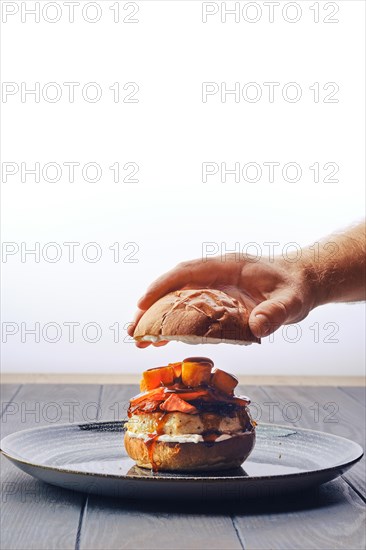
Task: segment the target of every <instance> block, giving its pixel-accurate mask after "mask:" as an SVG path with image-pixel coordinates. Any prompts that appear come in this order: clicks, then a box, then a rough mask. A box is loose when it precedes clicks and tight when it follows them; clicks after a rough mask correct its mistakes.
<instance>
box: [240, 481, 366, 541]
mask: <svg viewBox="0 0 366 550" xmlns="http://www.w3.org/2000/svg"><path fill="white" fill-rule="evenodd" d="M234 523H235V526H236V529H237V531H238V534H239V536H240V537H241V539H242V540H243V541H244V548H245V549H246V550H277V549H278V550H287V549H288V550H311V549H314V550H315V549H316V550H322V549H324V550H329V549H330V548H332V549H342V550H343V549H344V548H352V549H353V550H358V549H364V548H365V543H366V540H365V510H364V503H363V501H362V500H361V499H360V498H359V497H358V496H357V495H356V493H355V492H354V491H353V490H352V489H351V487H350V486H349V485H347V484H346V483H345V482H344V481H343V480H339V479H338V480H335V481H332V482H330V483H327V484H325V485H322V486H321V487H320V488H319V489H318V490H317V491H313V492H309V493H308V494H307V493H302V494H301V495H292V496H291V495H288V496H287V497H284V498H282V499H270V500H269V501H268V502H264V503H263V502H262V503H256V504H253V503H252V504H248V505H247V506H246V507H245V509H244V510H243V511H241V512H239V511H237V512H236V514H235V518H234Z"/></svg>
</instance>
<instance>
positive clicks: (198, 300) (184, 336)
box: [133, 288, 260, 345]
mask: <svg viewBox="0 0 366 550" xmlns="http://www.w3.org/2000/svg"><path fill="white" fill-rule="evenodd" d="M133 337H134V339H135V340H136V341H137V342H159V341H162V340H178V341H181V342H185V343H187V344H219V343H228V344H241V345H249V344H251V343H253V342H256V343H258V344H259V343H260V339H259V338H257V337H256V336H254V334H253V333H252V331H251V330H250V327H249V311H248V310H247V308H246V307H245V306H244V304H243V303H242V302H239V301H238V300H236V299H235V298H233V297H232V296H229V295H228V294H226V293H225V292H223V291H221V290H215V289H210V288H204V289H197V290H188V289H185V290H178V291H175V292H170V293H169V294H167V295H166V296H164V297H163V298H160V300H157V301H156V302H155V303H154V304H153V305H152V306H151V307H150V308H149V309H148V310H147V311H146V312H145V313H144V314H143V316H142V317H141V319H140V321H139V322H138V324H137V326H136V328H135V331H134V334H133Z"/></svg>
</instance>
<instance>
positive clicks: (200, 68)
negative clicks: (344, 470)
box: [2, 0, 365, 375]
mask: <svg viewBox="0 0 366 550" xmlns="http://www.w3.org/2000/svg"><path fill="white" fill-rule="evenodd" d="M39 4H40V9H41V15H40V21H39V22H38V23H37V22H35V20H34V19H35V18H34V16H32V15H27V14H26V13H24V12H23V19H25V20H24V22H22V9H23V10H24V7H25V8H27V9H31V8H34V5H35V2H11V3H8V2H2V9H3V14H2V15H3V23H2V52H3V55H2V80H3V82H13V83H16V85H17V86H19V89H20V88H21V86H22V84H21V83H22V82H24V83H25V84H24V85H23V86H26V87H27V88H32V87H34V86H35V83H36V82H38V83H39V85H40V89H41V90H42V89H43V87H44V85H45V84H47V83H49V82H56V83H58V85H59V86H60V87H61V89H62V97H61V98H60V100H59V101H56V102H54V103H52V102H50V101H47V100H45V99H44V98H43V97H42V94H41V96H40V101H39V102H36V101H35V98H34V96H32V95H27V96H25V100H23V101H22V98H21V93H20V91H19V92H18V93H15V94H14V95H9V96H5V97H4V96H3V99H2V101H3V103H2V114H3V146H2V161H3V163H4V162H8V163H9V162H13V163H15V165H17V166H19V168H20V167H21V163H26V166H27V167H28V168H30V167H32V166H34V164H35V163H36V162H39V163H40V165H41V167H42V166H43V165H45V164H47V163H49V162H55V163H58V164H59V165H60V166H62V165H63V163H64V162H79V163H80V165H81V166H83V165H84V164H85V163H88V162H95V163H98V164H99V165H100V167H101V169H102V177H101V179H100V181H98V182H95V183H90V182H88V181H85V179H83V177H82V176H81V170H80V168H78V169H77V170H76V177H75V181H74V182H73V183H72V182H69V181H67V179H68V173H67V169H66V168H65V167H64V168H65V169H64V171H63V172H62V177H61V179H60V181H58V182H54V183H52V182H48V181H45V180H44V179H42V176H41V181H40V182H35V181H34V176H32V175H29V174H28V175H26V177H25V181H24V182H22V181H21V173H20V170H19V172H18V173H17V174H15V175H14V176H8V178H7V181H6V182H3V185H2V205H3V206H2V239H3V241H4V242H5V243H14V248H13V250H14V251H16V250H17V249H19V252H16V253H15V254H13V255H9V256H7V257H4V256H3V257H2V270H3V301H2V322H3V325H2V326H3V332H4V330H5V331H6V330H8V331H9V330H11V328H9V327H12V329H13V330H14V334H13V335H10V336H8V338H7V341H6V343H4V344H3V353H2V355H3V357H2V370H3V372H62V371H63V372H103V373H106V372H115V373H118V372H126V373H130V372H140V371H141V370H143V369H145V368H148V367H152V366H156V365H159V364H164V363H166V362H168V361H177V360H180V359H182V358H183V357H185V356H188V355H192V354H195V355H200V354H201V355H208V356H211V357H212V358H213V359H214V360H215V362H216V364H217V365H221V366H223V367H224V368H227V369H228V370H231V371H232V372H236V373H241V374H270V375H274V374H291V375H296V374H299V375H341V374H344V375H360V374H363V369H364V334H365V326H364V305H363V304H356V305H354V304H352V305H345V304H337V305H329V306H326V307H322V308H318V309H316V310H314V311H313V312H312V313H311V315H310V316H309V317H308V318H307V319H305V320H304V321H303V322H302V323H301V324H300V325H299V326H298V327H295V328H289V329H288V330H287V332H283V331H282V330H280V331H279V332H278V333H276V334H275V335H274V339H273V341H269V340H268V339H265V340H263V344H262V346H256V345H253V346H250V347H246V348H242V347H239V346H228V345H219V346H197V347H195V348H193V347H191V346H187V345H185V344H180V343H171V344H169V345H168V346H166V347H164V348H152V347H149V348H148V349H146V350H139V349H137V348H135V346H134V344H133V343H131V342H130V341H129V340H130V339H129V338H127V337H126V333H125V330H124V327H125V326H126V324H127V323H128V322H129V321H131V319H132V316H133V313H134V310H135V304H136V301H137V299H138V298H139V296H140V295H141V294H143V292H144V290H145V288H146V286H147V285H148V284H149V283H150V282H151V281H152V279H154V278H155V277H157V276H158V275H160V274H161V273H162V272H164V271H166V270H167V269H169V268H171V267H172V266H174V265H175V264H176V263H178V262H179V261H182V260H187V259H191V258H197V257H201V255H202V246H203V244H202V243H204V242H213V243H217V245H216V246H217V247H218V250H219V251H220V249H222V251H223V252H224V251H225V247H226V248H227V249H230V250H231V249H233V248H234V247H235V246H239V247H240V249H243V248H244V247H245V246H246V244H247V243H250V242H255V243H257V244H258V246H259V247H260V249H261V250H262V252H263V254H268V248H266V247H265V245H264V244H263V243H264V242H268V241H271V242H278V243H280V245H278V246H277V248H276V250H277V252H279V253H281V251H282V249H283V247H284V246H285V245H286V243H289V242H295V243H298V244H299V245H304V244H308V243H311V242H314V241H317V240H319V239H320V238H321V237H323V236H325V235H327V234H328V233H330V232H332V231H333V230H335V229H341V228H342V227H345V226H347V225H349V224H350V223H352V222H354V221H357V220H359V219H361V218H362V217H363V216H364V176H365V174H364V169H363V166H364V165H363V155H364V147H365V142H364V128H363V125H364V104H363V97H364V27H363V26H364V10H365V4H364V2H362V1H347V2H343V1H338V2H336V3H334V2H333V3H330V7H329V2H328V8H327V9H326V8H325V4H326V2H307V1H301V2H297V3H292V4H293V5H292V7H291V6H287V7H285V10H288V11H285V12H283V11H282V10H283V8H284V6H285V5H287V4H289V3H288V2H280V6H279V7H278V6H277V7H276V9H275V12H274V21H273V22H272V23H271V22H269V11H268V10H269V8H268V6H266V5H265V3H263V2H256V3H252V4H255V5H254V6H252V7H250V6H249V7H248V6H247V7H245V5H246V4H248V2H240V8H241V9H242V8H243V7H244V8H245V9H248V10H249V11H247V12H246V18H247V19H248V18H249V19H253V18H255V16H256V14H257V16H258V21H257V22H255V23H254V22H252V23H250V22H248V21H246V20H245V19H244V18H243V16H242V15H241V17H240V21H239V22H238V23H236V22H235V20H234V16H228V17H227V22H226V23H222V22H221V20H220V11H219V12H218V13H217V14H216V15H212V16H209V17H208V20H207V22H206V23H203V22H202V10H203V9H204V7H203V5H202V3H201V2H199V1H198V2H196V1H182V2H180V1H171V2H167V1H155V0H152V1H151V0H150V1H148V0H145V1H139V2H137V3H135V4H137V5H138V8H139V11H138V13H137V14H136V15H135V16H134V18H135V19H137V20H138V22H137V23H127V22H125V23H124V22H123V18H125V17H126V15H128V13H130V12H132V10H133V9H134V7H133V6H132V7H130V6H126V4H127V3H126V2H119V4H120V21H119V22H118V23H115V22H114V21H113V16H114V12H113V11H112V10H111V9H110V8H111V7H112V6H113V5H114V6H115V5H116V2H109V1H103V2H98V3H97V4H98V6H99V10H100V13H101V18H100V20H99V21H97V22H95V23H90V22H88V21H86V20H85V17H84V18H83V15H82V11H81V9H82V7H84V6H85V4H87V2H84V1H83V0H81V1H80V2H79V4H80V5H79V6H77V5H75V21H74V23H70V22H69V11H68V9H67V7H66V6H65V5H64V3H63V2H57V3H56V2H54V3H51V4H52V5H51V7H49V8H48V10H49V11H47V13H46V14H45V16H44V15H43V13H42V8H43V6H44V5H45V4H46V2H42V1H41V2H40V3H39ZM55 4H57V6H56V8H58V9H57V10H56V8H55V7H54V5H55ZM6 5H8V6H9V5H11V6H10V7H5V6H6ZM14 6H15V8H13V7H14ZM216 6H217V7H218V9H220V6H221V3H217V4H216ZM226 6H227V8H232V7H233V6H234V3H233V2H226ZM311 6H315V7H314V8H313V9H310V8H311ZM17 8H18V11H17V13H15V14H14V15H9V16H8V19H7V21H4V9H6V10H8V11H9V10H10V11H13V9H14V11H15V10H16V9H17ZM317 8H319V22H318V23H315V22H314V16H315V11H314V10H315V9H317ZM337 8H338V13H336V14H335V15H332V13H333V11H336V9H337ZM89 9H90V11H89ZM93 10H95V8H93V6H91V7H90V8H88V12H87V16H88V17H89V19H92V18H94V17H95V13H97V12H96V11H93ZM253 10H255V11H253ZM299 10H300V11H299ZM283 13H285V16H284V15H283ZM299 13H300V18H299V21H297V22H293V23H290V22H288V21H286V18H287V19H294V18H295V17H296V14H299ZM60 14H61V17H60V20H59V21H57V22H55V23H50V22H48V21H47V20H46V19H47V18H48V19H54V18H56V16H57V17H58V15H60ZM260 14H261V15H260ZM326 16H328V17H330V18H332V19H338V22H336V23H326V22H324V19H325V17H326ZM64 82H78V83H80V86H78V87H77V88H75V101H74V102H73V103H71V102H70V101H69V98H68V90H67V88H66V87H65V86H64V85H63V83H64ZM89 82H97V83H98V84H99V86H100V88H101V90H102V97H101V98H100V100H99V101H97V102H95V103H92V102H88V101H86V100H85V99H83V97H82V94H81V89H82V88H83V86H84V85H85V84H87V83H89ZM115 82H119V83H120V88H121V94H123V96H122V97H124V96H125V95H126V94H127V93H128V92H129V91H131V89H128V90H127V91H124V90H123V85H124V84H125V83H126V82H135V83H137V84H138V86H139V91H138V93H137V95H136V98H137V99H138V103H124V102H118V103H115V102H114V101H113V92H112V91H111V90H110V89H109V87H110V86H111V85H113V84H114V83H115ZM203 82H216V83H218V84H219V85H220V83H221V82H226V84H227V87H228V88H230V87H233V86H234V83H235V82H239V83H240V85H241V86H242V85H245V84H246V83H248V82H256V83H257V86H259V87H260V90H261V91H262V97H261V99H260V100H258V101H257V102H249V101H246V100H244V99H243V98H242V97H241V99H240V101H239V102H235V100H234V97H233V96H232V95H231V96H227V100H226V102H223V101H221V100H220V94H219V93H218V94H215V95H213V96H209V97H208V98H207V102H206V103H204V102H203V101H202V92H201V90H202V83H203ZM265 82H278V83H280V84H279V86H277V87H276V88H275V96H274V100H273V102H270V101H269V99H268V87H266V86H265V85H264V84H263V83H265ZM289 82H296V83H297V86H298V87H299V88H300V89H301V91H302V96H301V98H300V99H299V101H297V102H290V101H286V100H285V99H283V97H282V90H283V86H284V85H286V84H287V83H289ZM315 82H318V83H319V86H320V96H319V101H318V102H315V101H314V91H313V90H311V89H310V88H309V87H310V86H312V85H313V84H314V83H315ZM329 82H333V83H334V82H335V83H336V84H337V85H338V86H339V91H338V92H337V93H336V94H335V96H334V98H336V99H337V100H338V102H336V103H324V98H325V96H326V95H327V94H329V92H331V91H332V89H333V88H328V89H327V90H323V86H324V85H327V83H329ZM293 90H294V89H292V92H293ZM252 92H253V89H252ZM49 93H50V96H51V94H52V91H51V90H50V91H49ZM91 93H92V91H91ZM289 94H290V95H291V90H289ZM115 162H119V163H120V165H121V168H122V167H123V166H124V165H125V163H127V162H134V163H137V164H138V166H139V172H138V174H137V176H136V178H138V180H139V181H138V182H133V183H128V182H123V181H122V182H119V183H114V182H113V174H112V171H111V170H110V169H109V167H110V166H111V165H113V164H114V163H115ZM203 162H213V163H218V164H220V163H221V162H226V163H227V165H228V167H232V165H233V164H234V163H235V162H239V163H240V164H241V166H243V165H245V164H247V163H250V162H256V163H258V164H259V165H260V166H262V168H263V174H262V178H261V179H260V180H259V181H258V182H247V181H243V179H241V181H240V182H235V181H234V178H233V176H228V178H227V181H226V183H222V182H221V181H220V177H219V175H216V176H211V177H209V178H208V181H207V182H206V183H203V182H202V177H201V171H202V163H203ZM263 162H278V163H280V164H281V166H280V169H279V172H278V173H277V175H276V178H275V181H274V182H272V183H271V182H269V181H268V173H267V172H266V171H265V167H263ZM288 162H296V163H297V164H298V165H300V166H301V169H302V176H301V178H300V180H299V181H298V182H288V181H284V180H283V178H282V176H281V169H282V167H283V165H284V164H286V163H288ZM315 162H319V164H320V166H321V167H322V166H323V165H324V164H325V163H328V162H333V163H336V164H337V165H338V166H339V171H338V174H337V175H336V176H335V178H338V180H339V181H338V182H331V183H325V182H324V181H323V180H324V176H325V175H326V174H327V173H329V171H328V172H326V173H324V172H322V171H321V177H320V181H319V182H314V173H313V171H312V170H310V169H309V167H310V166H312V165H314V163H315ZM3 168H4V164H3ZM90 174H91V175H92V172H90ZM51 175H52V174H51V172H50V176H51ZM124 176H125V174H123V176H122V177H124ZM65 242H77V243H80V246H78V247H77V248H75V261H74V262H70V261H69V255H68V248H67V247H66V246H65V245H63V243H65ZM90 242H95V243H97V244H98V246H99V247H100V250H101V252H102V257H101V259H100V261H98V262H95V263H93V262H90V261H87V260H86V259H84V258H83V256H82V249H83V247H84V245H85V244H87V243H90ZM116 242H118V243H120V253H121V254H120V258H119V261H118V262H114V252H113V251H112V250H110V249H109V247H110V246H112V245H113V244H114V243H116ZM21 243H25V244H24V245H22V244H21ZM35 243H39V245H37V246H39V247H40V250H41V254H40V261H39V262H36V261H35V256H34V255H31V254H28V255H25V257H23V258H22V256H21V252H20V251H21V249H22V247H23V250H24V248H25V247H26V248H28V249H31V248H34V247H35V246H36V245H35ZM47 243H57V245H58V247H59V250H60V249H61V251H62V256H61V258H60V259H59V261H57V262H51V261H49V258H48V257H47V253H49V257H52V255H53V254H54V252H55V250H56V249H55V248H53V249H51V248H47V247H46V248H45V249H44V247H45V245H47ZM126 243H136V245H133V246H134V247H135V250H137V247H138V250H137V252H136V253H135V254H134V255H133V256H132V258H131V257H130V259H133V260H137V261H136V262H131V261H130V262H128V261H127V260H128V254H129V253H131V252H132V251H133V246H132V245H127V248H126V249H125V250H124V249H123V246H125V245H126ZM235 243H238V244H237V245H235ZM7 250H9V248H7ZM42 250H45V251H46V252H45V255H46V259H45V258H44V257H43V255H42ZM88 251H89V252H90V256H92V255H93V249H92V248H89V249H88ZM5 259H6V260H7V261H6V262H5ZM22 259H23V261H22ZM123 260H125V261H123ZM68 322H75V323H79V325H78V326H75V338H74V340H75V341H74V342H72V343H71V342H70V341H69V340H70V337H69V328H68V326H66V325H65V324H64V323H68ZM9 323H13V324H12V325H10V324H9ZM22 323H23V325H22ZM35 323H39V325H38V326H39V328H40V338H39V339H40V341H39V342H35V336H34V335H32V334H27V333H26V332H25V329H31V328H34V327H35V326H36V325H35ZM48 323H54V325H49V330H48V331H47V332H45V331H44V330H43V334H42V329H44V327H45V325H46V326H47V324H48ZM88 323H96V325H97V326H98V327H99V330H100V332H101V337H100V339H99V340H98V342H96V343H91V342H88V341H86V339H85V338H83V336H82V328H83V327H84V326H85V325H87V324H88ZM115 323H119V327H118V328H119V329H120V330H119V336H118V338H117V340H119V341H118V342H114V339H115V338H116V335H115V332H113V331H112V330H111V329H110V328H109V327H111V326H112V325H113V326H114V327H115V329H116V328H117V325H116V324H115ZM327 323H328V324H327ZM57 326H58V327H59V329H58V334H57V333H56V329H55V327H57ZM311 327H313V328H311ZM317 327H318V328H319V334H318V337H316V335H315V333H316V330H317ZM333 332H334V333H333ZM95 334H96V332H95V331H94V329H93V327H92V326H91V328H90V329H89V330H88V331H87V339H89V340H90V339H92V338H94V335H95ZM84 335H85V334H84ZM52 338H55V339H58V341H57V342H55V343H51V342H50V341H47V340H51V339H52ZM3 339H4V334H3ZM22 340H24V341H23V342H22ZM317 340H319V341H317Z"/></svg>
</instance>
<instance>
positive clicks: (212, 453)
mask: <svg viewBox="0 0 366 550" xmlns="http://www.w3.org/2000/svg"><path fill="white" fill-rule="evenodd" d="M124 443H125V447H126V451H127V453H128V455H129V456H130V457H131V458H132V459H133V460H135V462H136V464H137V465H138V466H140V467H141V468H153V469H154V470H159V471H160V470H168V471H169V470H170V471H171V470H175V471H177V470H180V471H186V472H189V471H195V470H196V471H210V470H228V469H230V468H238V467H239V466H240V465H241V464H242V463H243V462H244V460H246V459H247V458H248V456H249V455H250V453H251V452H252V450H253V447H254V443H255V431H254V430H253V431H251V432H245V433H243V434H240V435H238V436H235V437H230V439H225V440H224V441H220V442H219V443H204V442H199V443H168V442H166V441H154V442H152V443H150V444H149V445H146V443H145V442H144V440H143V439H140V438H138V437H130V435H129V434H128V433H126V434H125V439H124Z"/></svg>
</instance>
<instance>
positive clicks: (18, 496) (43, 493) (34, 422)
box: [0, 385, 100, 550]
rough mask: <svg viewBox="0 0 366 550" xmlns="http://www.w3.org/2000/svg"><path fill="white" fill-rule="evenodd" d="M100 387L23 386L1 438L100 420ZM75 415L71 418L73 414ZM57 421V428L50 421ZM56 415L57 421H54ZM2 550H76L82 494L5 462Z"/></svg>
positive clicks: (2, 460) (2, 479) (0, 525)
mask: <svg viewBox="0 0 366 550" xmlns="http://www.w3.org/2000/svg"><path fill="white" fill-rule="evenodd" d="M99 393H100V388H99V386H92V385H90V386H77V387H76V386H59V385H48V386H47V385H44V386H39V385H34V386H28V385H25V386H23V387H22V388H21V390H20V391H19V393H18V394H17V395H16V397H15V399H13V407H12V409H10V410H8V411H7V413H6V414H5V415H4V417H3V419H2V436H5V435H6V434H8V433H12V432H14V431H17V430H21V429H26V428H30V427H34V426H41V425H45V424H47V423H49V422H51V421H52V423H55V424H57V423H61V422H69V421H82V420H85V419H87V418H86V417H88V418H89V419H90V420H92V418H91V417H92V415H93V411H94V419H95V415H96V407H95V406H94V407H93V406H90V407H86V405H87V404H88V403H95V402H97V401H98V397H99ZM72 412H73V414H72ZM53 414H55V419H56V421H55V422H53V420H52V415H53ZM56 414H57V416H56ZM1 488H2V497H1V498H2V514H1V524H0V530H1V548H2V549H4V550H5V549H6V550H8V549H9V550H13V549H14V550H18V549H19V548H22V549H39V550H43V549H44V550H48V549H60V550H66V549H69V548H70V549H73V548H74V547H75V541H76V538H77V532H78V527H79V518H80V511H81V509H82V507H83V505H84V503H85V496H84V495H83V494H81V493H76V492H75V493H74V492H72V491H66V490H63V489H61V488H58V487H53V486H51V485H47V484H46V483H42V482H40V481H37V480H36V479H34V478H32V477H31V476H29V475H27V474H25V473H24V472H21V471H20V470H18V469H17V468H16V467H15V466H13V465H12V464H11V463H10V462H9V461H8V460H7V459H6V458H5V457H1Z"/></svg>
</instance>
